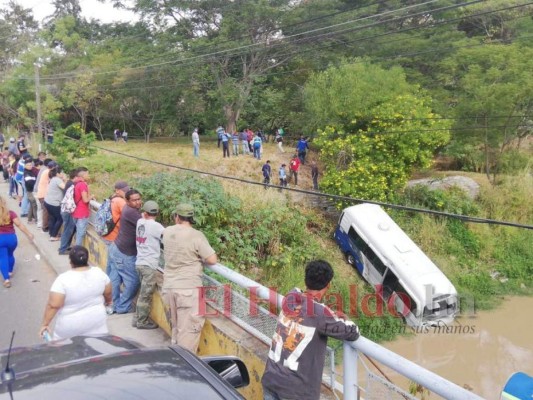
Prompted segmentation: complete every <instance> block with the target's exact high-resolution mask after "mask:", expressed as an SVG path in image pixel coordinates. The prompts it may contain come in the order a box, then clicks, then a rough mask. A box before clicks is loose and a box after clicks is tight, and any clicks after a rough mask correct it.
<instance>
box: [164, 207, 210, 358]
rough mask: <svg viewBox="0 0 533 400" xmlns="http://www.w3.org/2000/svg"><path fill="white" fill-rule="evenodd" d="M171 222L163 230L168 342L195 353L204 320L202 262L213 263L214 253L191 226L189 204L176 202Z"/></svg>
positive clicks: (191, 213) (190, 208)
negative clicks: (202, 308) (169, 321)
mask: <svg viewBox="0 0 533 400" xmlns="http://www.w3.org/2000/svg"><path fill="white" fill-rule="evenodd" d="M174 222H175V225H172V226H169V227H167V228H166V229H165V230H164V232H163V246H164V248H165V275H164V277H163V298H164V300H165V303H166V304H167V306H168V307H169V308H170V320H171V325H172V336H171V343H172V344H178V345H180V346H181V347H184V348H186V349H187V350H189V351H191V352H192V353H196V351H197V350H198V344H199V342H200V334H201V333H202V328H203V326H204V322H205V316H204V315H202V314H201V313H200V302H201V301H202V298H201V288H202V286H203V284H202V272H203V265H204V264H209V265H213V264H216V263H217V255H216V253H215V250H213V248H212V247H211V246H210V244H209V242H208V241H207V238H206V237H205V235H204V234H203V233H202V232H200V231H198V230H196V229H194V228H193V225H194V223H195V222H194V208H193V206H192V205H190V204H179V205H178V206H177V207H176V211H175V213H174Z"/></svg>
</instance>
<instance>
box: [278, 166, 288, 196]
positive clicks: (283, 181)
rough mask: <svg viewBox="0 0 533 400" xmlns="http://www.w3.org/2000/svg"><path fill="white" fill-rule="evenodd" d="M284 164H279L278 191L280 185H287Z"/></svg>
mask: <svg viewBox="0 0 533 400" xmlns="http://www.w3.org/2000/svg"><path fill="white" fill-rule="evenodd" d="M286 166H287V165H286V164H281V167H279V186H280V189H279V191H280V192H281V188H282V187H287V172H286V171H285V167H286Z"/></svg>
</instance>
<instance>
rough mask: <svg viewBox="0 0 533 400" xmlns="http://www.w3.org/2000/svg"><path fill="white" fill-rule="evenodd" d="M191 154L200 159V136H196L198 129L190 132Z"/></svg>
mask: <svg viewBox="0 0 533 400" xmlns="http://www.w3.org/2000/svg"><path fill="white" fill-rule="evenodd" d="M191 137H192V154H193V156H194V157H196V158H198V157H200V135H199V134H198V128H194V131H193V132H192V135H191Z"/></svg>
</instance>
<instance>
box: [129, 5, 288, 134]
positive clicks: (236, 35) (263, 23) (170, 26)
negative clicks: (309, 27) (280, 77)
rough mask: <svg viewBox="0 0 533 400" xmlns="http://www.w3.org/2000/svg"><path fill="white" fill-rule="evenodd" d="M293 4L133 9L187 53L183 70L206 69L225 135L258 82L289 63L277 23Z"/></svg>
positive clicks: (169, 6) (138, 7)
mask: <svg viewBox="0 0 533 400" xmlns="http://www.w3.org/2000/svg"><path fill="white" fill-rule="evenodd" d="M291 3H292V2H291V1H289V0H277V1H265V0H236V1H232V2H228V1H225V0H209V1H202V2H198V1H193V0H171V1H166V0H148V1H137V2H136V7H135V9H136V10H137V11H139V12H140V13H141V15H142V16H143V17H144V18H147V19H150V20H152V21H153V22H154V23H155V24H156V25H157V26H159V27H165V28H166V29H167V30H170V31H172V32H174V33H175V34H176V37H177V38H178V41H179V43H178V45H179V46H180V47H181V48H182V49H184V50H185V52H182V58H184V59H188V61H186V62H183V63H182V65H184V66H185V67H190V68H202V66H207V67H208V68H209V70H210V73H211V79H212V82H213V86H214V87H215V88H216V92H217V95H216V98H215V99H214V100H215V103H216V104H218V105H219V106H220V107H221V109H222V115H223V116H224V117H225V119H226V124H227V129H228V130H230V131H231V130H234V129H235V128H236V122H237V121H238V120H239V118H240V115H241V112H242V110H243V108H244V107H245V105H246V102H247V101H248V99H249V96H250V93H251V91H252V88H253V86H254V84H255V82H256V81H257V79H258V78H260V77H262V76H263V75H265V74H266V73H267V72H268V71H270V70H272V69H273V68H276V67H277V66H279V65H282V64H283V63H285V62H286V61H287V60H288V59H289V57H288V56H287V55H286V54H284V53H283V52H282V51H279V48H280V47H279V46H274V43H281V42H280V41H281V40H282V38H281V32H280V23H281V20H282V17H283V14H284V12H287V11H288V10H290V8H291V7H290V5H291Z"/></svg>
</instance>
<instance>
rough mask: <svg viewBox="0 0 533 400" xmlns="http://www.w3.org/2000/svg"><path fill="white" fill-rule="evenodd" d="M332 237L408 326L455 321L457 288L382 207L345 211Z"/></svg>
mask: <svg viewBox="0 0 533 400" xmlns="http://www.w3.org/2000/svg"><path fill="white" fill-rule="evenodd" d="M334 236H335V240H336V241H337V243H338V244H339V246H340V248H341V249H342V251H343V252H344V254H345V256H346V259H347V261H348V263H350V264H351V265H353V266H354V267H355V268H357V270H358V271H359V273H360V274H361V276H362V277H363V278H364V279H365V280H366V281H367V282H368V283H370V284H371V285H373V286H374V287H375V288H376V291H377V292H378V294H380V295H382V297H383V298H384V300H385V301H388V303H389V307H393V308H395V310H396V312H397V313H398V314H401V315H403V316H404V318H405V320H406V322H407V324H408V325H409V326H412V327H417V326H423V325H441V324H449V323H451V322H452V321H453V320H454V318H455V315H456V314H457V312H458V310H459V307H458V299H457V291H456V290H455V287H454V286H453V284H452V283H451V282H450V281H449V280H448V278H446V276H445V275H444V274H443V273H442V271H441V270H440V269H439V268H438V267H437V266H436V265H435V264H434V263H433V262H432V261H431V260H430V259H429V258H428V257H427V256H426V255H425V254H424V252H423V251H422V250H420V248H419V247H418V246H417V245H416V244H415V243H414V242H413V241H412V240H411V239H410V238H409V236H407V234H406V233H405V232H404V231H403V230H402V229H401V228H400V227H399V226H398V225H397V224H396V223H395V222H394V221H393V220H392V218H391V217H389V215H388V214H387V213H386V212H385V211H384V210H383V209H382V208H381V207H380V206H378V205H375V204H367V203H364V204H359V205H356V206H352V207H348V208H346V209H344V210H343V212H342V215H341V216H340V219H339V224H338V226H337V229H336V230H335V234H334ZM391 303H393V304H391Z"/></svg>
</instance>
